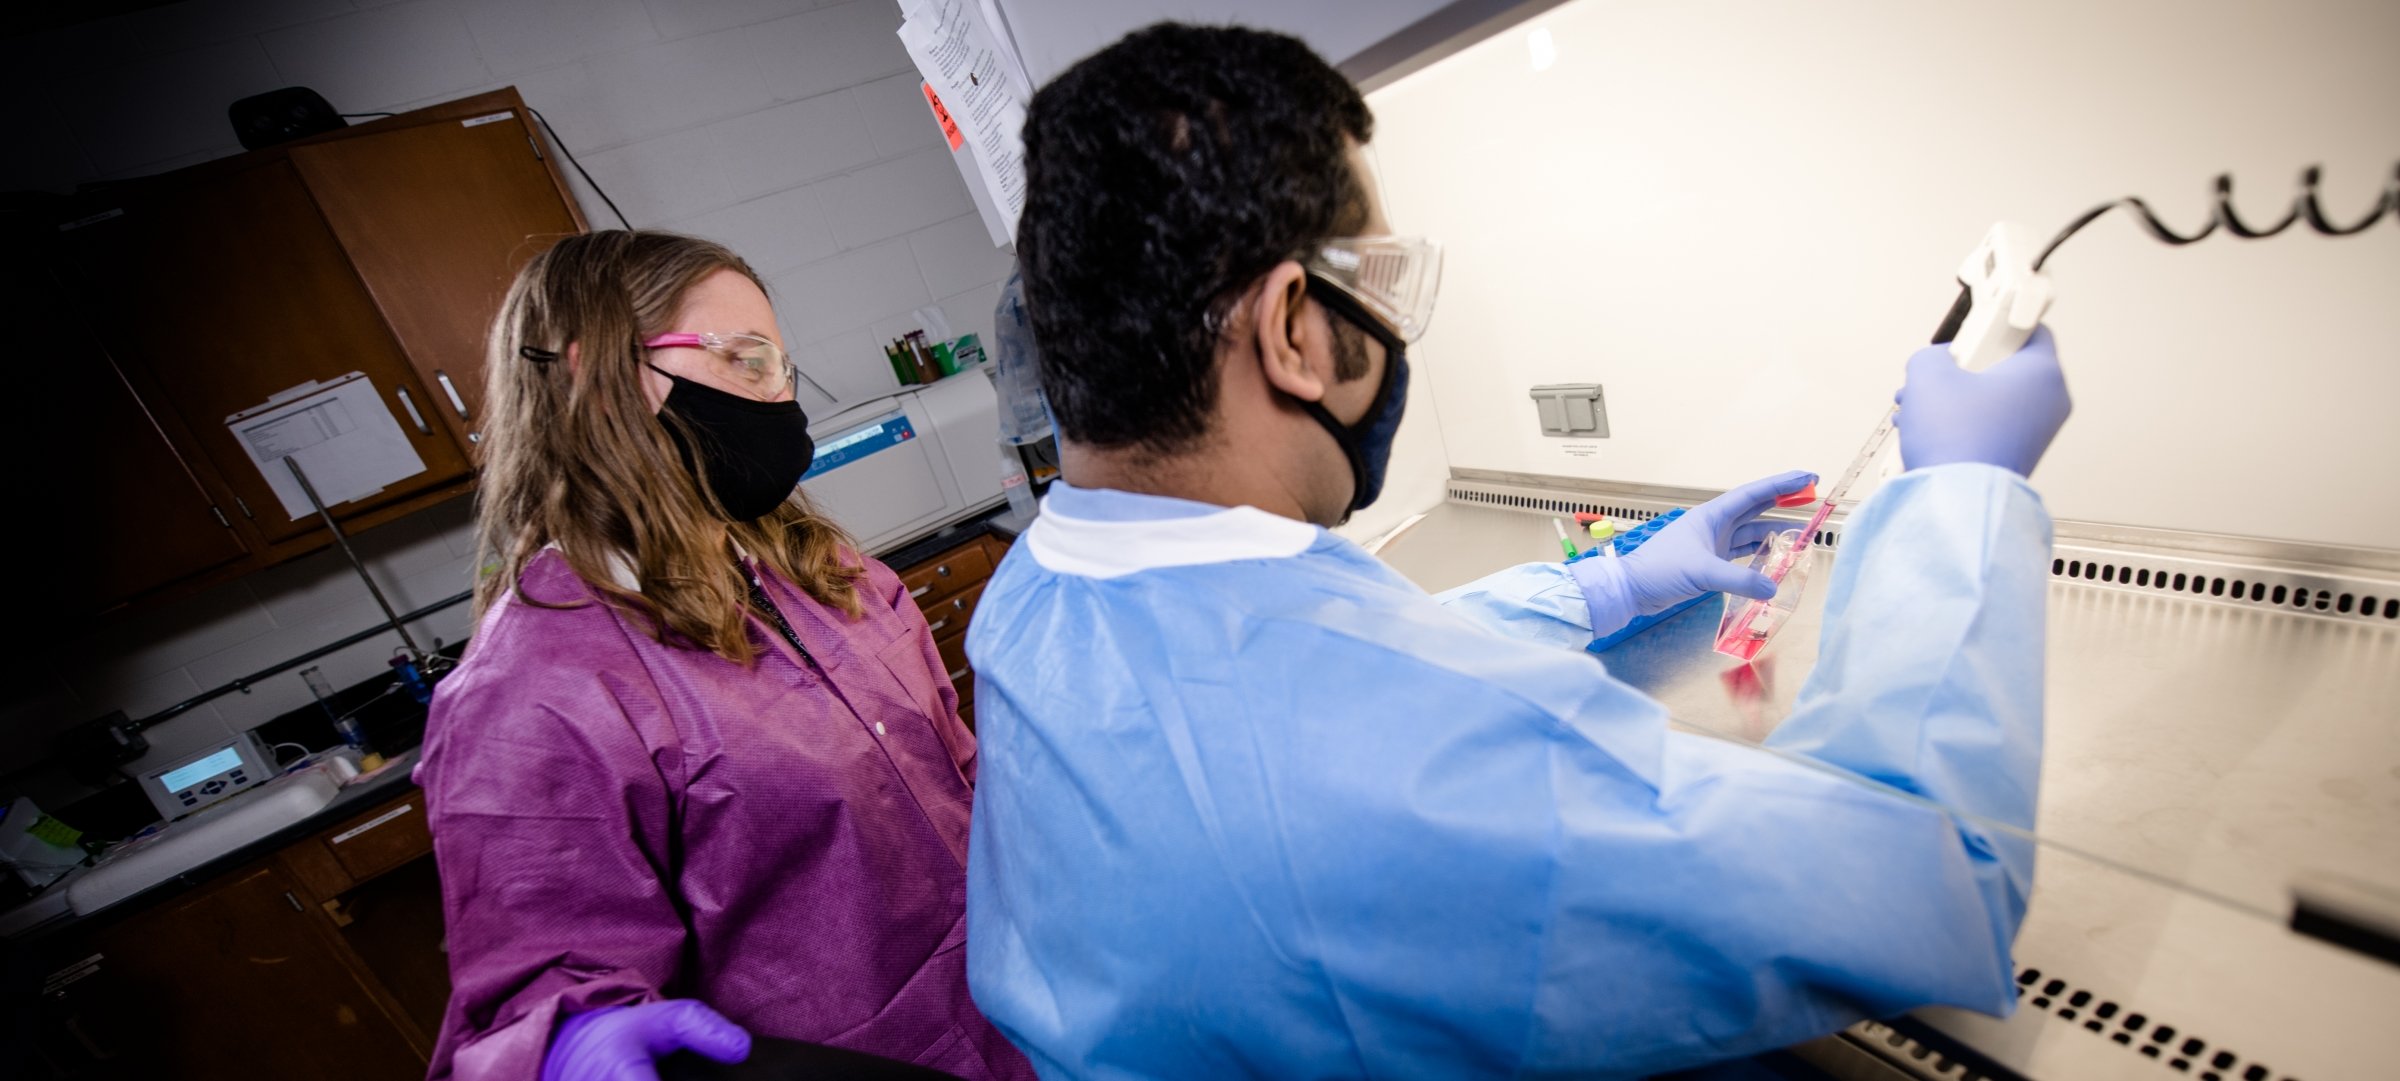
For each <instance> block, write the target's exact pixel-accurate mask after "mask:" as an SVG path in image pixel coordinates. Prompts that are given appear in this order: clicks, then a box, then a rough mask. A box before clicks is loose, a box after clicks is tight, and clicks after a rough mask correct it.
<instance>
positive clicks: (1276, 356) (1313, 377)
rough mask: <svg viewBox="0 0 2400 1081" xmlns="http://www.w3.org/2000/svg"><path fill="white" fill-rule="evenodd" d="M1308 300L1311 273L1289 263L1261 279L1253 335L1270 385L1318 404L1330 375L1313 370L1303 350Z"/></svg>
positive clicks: (1252, 300) (1253, 297)
mask: <svg viewBox="0 0 2400 1081" xmlns="http://www.w3.org/2000/svg"><path fill="white" fill-rule="evenodd" d="M1307 296H1308V273H1307V271H1305V270H1302V269H1301V267H1300V264H1299V263H1296V262H1293V261H1291V260H1289V259H1287V260H1284V261H1283V262H1280V263H1277V264H1275V266H1274V268H1273V269H1271V270H1269V271H1267V273H1266V275H1265V276H1264V277H1262V278H1260V279H1259V282H1258V285H1257V287H1256V288H1255V290H1254V291H1253V292H1252V294H1251V296H1250V299H1249V301H1248V303H1249V304H1250V315H1251V320H1250V325H1251V333H1252V334H1253V335H1255V336H1256V337H1257V345H1258V364H1259V369H1260V371H1261V372H1263V373H1264V374H1265V376H1266V379H1267V385H1268V386H1271V387H1274V388H1275V389H1277V390H1280V391H1282V392H1284V393H1285V394H1289V395H1291V396H1292V397H1294V398H1298V399H1300V400H1301V401H1304V402H1314V401H1319V400H1322V399H1323V398H1324V397H1325V391H1326V380H1325V376H1326V374H1327V373H1321V372H1318V371H1316V370H1315V369H1313V368H1311V367H1310V366H1309V363H1308V352H1307V350H1305V349H1304V348H1302V342H1303V340H1304V339H1305V337H1306V334H1307V332H1306V330H1305V327H1304V324H1303V323H1302V322H1301V313H1302V310H1303V305H1302V303H1301V301H1302V300H1303V299H1305V298H1306V297H1307Z"/></svg>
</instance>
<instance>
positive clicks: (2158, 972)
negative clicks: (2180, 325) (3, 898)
mask: <svg viewBox="0 0 2400 1081" xmlns="http://www.w3.org/2000/svg"><path fill="white" fill-rule="evenodd" d="M1715 494H1716V493H1715V492H1709V491H1698V490H1689V489H1677V488H1665V487H1657V486H1649V485H1639V484H1606V483H1600V482H1594V481H1585V480H1574V479H1566V478H1556V477H1540V476H1532V475H1526V474H1510V473H1485V472H1479V471H1467V470H1459V471H1455V472H1454V475H1453V476H1452V478H1451V479H1450V481H1449V484H1448V486H1447V493H1446V495H1447V498H1446V499H1445V500H1444V502H1442V503H1440V504H1438V505H1436V506H1435V507H1434V508H1432V509H1431V510H1430V511H1428V512H1427V513H1425V514H1424V515H1422V516H1421V517H1419V518H1417V519H1415V520H1414V521H1413V522H1411V523H1407V524H1404V525H1403V526H1402V527H1401V528H1399V529H1397V530H1395V531H1394V532H1393V533H1391V534H1388V535H1386V537H1384V538H1381V539H1380V541H1379V542H1378V544H1377V545H1375V546H1374V547H1375V550H1376V551H1377V554H1378V555H1379V556H1380V557H1381V558H1382V559H1383V560H1384V561H1385V562H1386V563H1388V564H1390V565H1391V566H1392V567H1394V568H1395V569H1396V570H1398V571H1399V572H1400V573H1401V574H1403V575H1404V576H1406V577H1408V578H1410V579H1411V580H1412V581H1414V582H1416V583H1417V584H1418V585H1420V586H1422V587H1423V588H1425V589H1427V590H1429V591H1435V592H1438V591H1441V590H1445V589H1449V588H1451V587H1453V586H1457V585H1461V584H1464V583H1466V582H1468V581H1471V580H1473V579H1475V578H1478V577H1481V576H1483V575H1485V574H1489V573H1491V572H1493V571H1497V570H1500V569H1502V568H1504V567H1508V566H1512V565H1515V564H1519V563H1526V562H1533V561H1536V560H1555V559H1556V558H1557V553H1558V548H1557V539H1556V533H1555V531H1554V527H1553V526H1552V519H1553V518H1566V517H1568V516H1571V515H1572V514H1574V513H1576V512H1578V511H1585V512H1590V513H1597V514H1605V515H1608V516H1610V517H1612V518H1614V519H1616V520H1617V522H1618V524H1619V525H1620V526H1625V525H1631V524H1634V523H1638V522H1640V521H1643V520H1646V519H1648V518H1651V517H1654V516H1656V515H1659V514H1663V513H1665V512H1666V511H1668V510H1670V509H1672V508H1674V507H1679V506H1684V507H1688V506H1692V505H1695V504H1697V503H1699V502H1701V501H1704V500H1706V499H1707V498H1709V497H1711V496H1713V495H1715ZM1805 510H1806V509H1805V508H1804V509H1803V510H1801V511H1793V512H1782V511H1778V512H1772V514H1771V516H1772V517H1776V518H1781V519H1788V520H1790V521H1791V524H1792V525H1793V526H1795V527H1797V526H1799V525H1801V524H1803V521H1802V515H1804V514H1805ZM1846 520H1847V516H1846V515H1837V516H1835V517H1834V518H1833V519H1832V520H1831V521H1829V522H1828V523H1827V524H1826V526H1825V527H1824V530H1823V536H1822V537H1821V541H1822V543H1821V544H1819V545H1818V546H1817V547H1816V548H1815V549H1814V550H1813V552H1812V553H1811V556H1810V558H1811V559H1812V560H1814V563H1813V565H1812V573H1811V574H1810V576H1809V578H1808V582H1807V585H1806V590H1807V592H1806V593H1805V594H1804V596H1803V598H1802V602H1801V606H1800V608H1799V610H1798V611H1797V612H1796V613H1795V614H1794V615H1793V617H1792V619H1791V621H1790V622H1789V623H1788V624H1787V625H1786V626H1784V627H1783V628H1782V629H1781V630H1780V631H1779V632H1778V636H1777V637H1776V639H1775V640H1774V641H1773V642H1772V643H1771V644H1770V645H1769V647H1768V649H1767V651H1766V652H1765V653H1763V654H1761V655H1760V657H1759V658H1758V659H1757V660H1756V662H1754V663H1752V664H1749V665H1744V664H1740V663H1738V662H1735V661H1733V660H1731V659H1729V658H1726V657H1724V656H1721V655H1718V654H1717V653H1715V652H1714V651H1713V643H1714V638H1715V633H1716V629H1717V623H1718V619H1719V617H1720V615H1721V613H1722V612H1723V607H1722V605H1721V604H1719V603H1716V602H1714V601H1711V602H1706V603H1702V604H1700V605H1697V606H1695V607H1693V608H1691V609H1689V610H1686V611H1685V612H1683V613H1682V614H1680V615H1678V616H1676V617H1674V618H1673V619H1670V620H1667V621H1665V622H1663V623H1660V624H1658V625H1657V626H1655V627H1653V628H1652V629H1650V630H1649V631H1647V632H1645V633H1643V634H1640V635H1638V636H1635V637H1633V638H1631V639H1629V640H1626V641H1624V642H1621V643H1619V644H1618V645H1616V646H1615V647H1614V648H1612V649H1609V650H1607V651H1605V652H1604V653H1602V654H1600V655H1599V656H1597V657H1596V658H1595V661H1594V663H1595V665H1596V666H1599V667H1603V668H1605V669H1606V671H1607V672H1608V673H1609V674H1610V675H1612V676H1614V677H1616V678H1618V679H1620V680H1623V681H1625V682H1626V683H1628V684H1630V685H1632V686H1634V687H1636V688H1638V689H1640V690H1642V691H1644V692H1646V693H1648V694H1649V695H1651V696H1652V697H1654V698H1656V699H1658V700H1659V701H1660V702H1662V703H1664V704H1665V705H1666V706H1667V708H1668V710H1669V713H1670V716H1671V718H1672V720H1671V723H1672V725H1673V726H1674V727H1675V728H1677V729H1679V730H1682V731H1685V732H1688V733H1692V734H1694V735H1698V736H1703V737H1708V738H1716V739H1724V740H1730V741H1735V742H1739V743H1743V744H1747V745H1753V746H1755V745H1758V744H1759V743H1760V742H1761V741H1763V740H1764V739H1765V738H1766V737H1767V735H1768V734H1770V733H1771V732H1773V731H1774V729H1775V726H1776V724H1777V723H1778V722H1779V721H1781V720H1782V719H1783V718H1784V717H1785V716H1786V715H1788V714H1789V713H1790V711H1791V709H1792V706H1793V703H1794V700H1795V699H1796V698H1797V696H1798V695H1799V692H1800V689H1801V686H1802V684H1803V683H1804V682H1805V680H1806V678H1807V676H1808V674H1809V670H1810V668H1811V667H1813V665H1814V664H1815V662H1816V658H1817V648H1818V639H1819V635H1820V634H1821V632H1822V630H1823V628H1824V618H1825V596H1826V591H1827V586H1828V585H1829V584H1830V581H1831V576H1832V568H1833V565H1834V562H1835V561H1836V560H1837V559H1840V558H1848V557H1847V556H1846V555H1845V554H1844V551H1845V549H1844V544H1843V536H1842V531H1843V528H1844V525H1845V523H1846ZM2055 536H2056V539H2055V542H2054V544H2053V551H2052V553H2051V566H2050V570H2051V578H2050V587H2049V591H2048V598H2047V600H2048V622H2049V626H2048V642H2047V661H2046V663H2047V669H2048V672H2047V680H2048V688H2047V690H2048V693H2047V700H2046V714H2047V716H2046V719H2045V722H2044V724H2045V731H2044V750H2043V766H2042V768H2043V776H2042V789H2041V796H2040V801H2039V810H2038V816H2037V821H2036V823H2035V826H2036V828H2035V830H2034V831H2033V833H2032V835H2031V836H2032V839H2033V841H2034V842H2035V848H2036V852H2037V857H2036V859H2037V872H2036V879H2037V881H2036V885H2035V889H2034V893H2033V896H2032V900H2031V905H2030V908H2029V910H2028V911H2027V913H2026V916H2025V919H2024V922H2023V924H2022V927H2021V929H2020V930H2019V932H2018V935H2017V939H2016V945H2015V962H2016V966H2017V980H2018V983H2019V991H2020V996H2019V1008H2018V1009H2017V1011H2016V1013H2015V1014H2014V1016H2012V1017H2010V1018H2008V1019H2006V1020H2002V1019H1997V1018H1991V1017H1986V1016H1983V1015H1980V1014H1975V1013H1970V1012H1967V1011H1963V1010H1952V1009H1930V1010H1920V1011H1917V1012H1916V1013H1915V1014H1913V1015H1910V1016H1908V1017H1904V1018H1894V1019H1890V1021H1889V1022H1888V1023H1870V1024H1868V1025H1866V1026H1862V1027H1861V1028H1860V1029H1858V1030H1854V1031H1853V1032H1852V1033H1850V1034H1848V1035H1849V1036H1851V1037H1852V1038H1853V1040H1852V1042H1853V1044H1854V1045H1855V1046H1854V1047H1853V1048H1851V1049H1852V1050H1858V1049H1862V1048H1871V1049H1872V1050H1874V1051H1875V1052H1877V1053H1878V1054H1879V1057H1881V1058H1883V1059H1886V1060H1896V1061H1898V1062H1900V1063H1901V1064H1902V1065H1905V1066H1909V1067H1911V1068H1922V1067H1925V1066H1927V1064H1928V1063H1930V1062H1932V1061H1935V1060H1943V1059H1946V1060H1948V1061H1950V1062H1952V1063H1953V1064H1956V1065H1957V1066H1958V1067H1959V1069H1958V1070H1948V1071H1945V1070H1931V1069H1917V1070H1916V1075H1917V1076H1924V1077H1945V1078H1958V1077H1961V1076H1963V1074H1962V1072H1960V1071H1972V1072H1976V1073H1981V1074H1983V1075H1986V1076H1996V1077H2006V1076H2011V1075H2022V1076H2027V1077H2040V1078H2050V1077H2160V1078H2166V1077H2191V1078H2203V1079H2205V1078H2210V1077H2215V1078H2220V1079H2232V1078H2244V1079H2247V1081H2264V1079H2267V1078H2299V1079H2328V1078H2349V1077H2373V1076H2392V1074H2393V1071H2394V1066H2393V1064H2394V1063H2395V1062H2400V1028H2396V1027H2395V1026H2393V1025H2392V1024H2391V1023H2390V1022H2391V1018H2392V1017H2393V1016H2394V1010H2395V1009H2400V965H2396V964H2395V963H2393V962H2392V959H2391V958H2389V957H2387V958H2386V959H2382V960H2379V959H2377V958H2376V956H2374V955H2373V954H2372V952H2369V951H2362V950H2360V949H2352V948H2344V947H2343V946H2339V945H2335V944H2333V943H2332V942H2329V941H2327V939H2326V937H2324V936H2319V935H2310V934H2302V933H2300V932H2299V931H2296V930H2295V929H2294V927H2293V924H2294V922H2295V920H2296V919H2297V918H2298V917H2300V916H2301V914H2302V911H2303V910H2301V909H2298V908H2296V906H2295V895H2296V894H2298V893H2301V892H2303V891H2312V892H2315V893H2317V894H2318V895H2320V896H2330V897H2333V898H2335V899H2336V900H2344V899H2355V898H2358V897H2362V896H2363V897H2367V898H2372V897H2373V896H2374V895H2376V894H2381V895H2382V896H2383V898H2385V902H2384V903H2385V904H2386V905H2389V904H2390V900H2389V899H2390V898H2393V897H2400V725H2396V724H2394V723H2393V720H2394V717H2395V716H2396V714H2395V711H2394V709H2393V706H2392V703H2394V702H2396V701H2400V552H2394V551H2389V550H2378V549H2366V550H2361V549H2340V548H2331V547H2325V546H2316V545H2302V544H2294V543H2287V542H2280V541H2268V540H2259V539H2253V538H2243V537H2228V536H2218V535H2206V534H2192V533H2181V532H2169V531H2160V530H2146V529H2139V528H2132V527H2125V526H2116V525H2105V524H2097V523H2085V522H2069V521H2062V522H2058V523H2056V529H2055ZM1987 825H1989V824H1988V823H1987ZM2328 891H2331V892H2328ZM2345 903H2347V902H2346V901H2345ZM2369 903H2370V904H2371V901H2370V902H2369ZM2390 912H2391V910H2390V909H2389V908H2388V907H2387V908H2385V909H2384V910H2383V915H2384V916H2385V917H2386V918H2389V914H2390ZM2335 937H2339V936H2335Z"/></svg>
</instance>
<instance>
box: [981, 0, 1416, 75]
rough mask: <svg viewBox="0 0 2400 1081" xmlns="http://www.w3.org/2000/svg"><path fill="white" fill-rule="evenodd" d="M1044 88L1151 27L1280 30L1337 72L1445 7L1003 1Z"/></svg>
mask: <svg viewBox="0 0 2400 1081" xmlns="http://www.w3.org/2000/svg"><path fill="white" fill-rule="evenodd" d="M999 3H1000V8H1001V10H1002V11H1003V12H1004V13H1005V16H1006V18H1007V19H1008V25H1009V30H1010V32H1011V33H1012V34H1014V35H1015V37H1016V42H1017V52H1018V54H1019V55H1021V56H1022V57H1023V58H1024V60H1025V70H1026V73H1027V74H1029V75H1031V76H1032V77H1033V81H1034V82H1035V83H1036V84H1037V85H1038V84H1041V83H1046V82H1049V81H1050V79H1051V78H1052V77H1053V76H1056V75H1057V74H1058V73H1059V72H1062V71H1065V70H1066V69H1067V68H1068V67H1070V66H1072V65H1073V64H1074V63H1075V61H1077V60H1081V59H1083V58H1084V57H1085V56H1088V55H1090V54H1092V53H1094V52H1098V51H1099V50H1100V49H1101V48H1102V47H1103V46H1106V45H1108V44H1109V43H1111V42H1114V41H1115V40H1117V39H1118V38H1121V37H1124V36H1125V35H1126V34H1127V33H1129V32H1131V31H1134V30H1139V29H1141V28H1142V27H1145V26H1148V25H1150V24H1151V23H1155V22H1161V21H1165V20H1170V19H1172V20H1177V21H1181V22H1197V23H1240V24H1242V25H1244V26H1257V27H1264V28H1268V29H1273V30H1280V31H1283V32H1284V33H1287V34H1291V35H1293V36H1295V37H1298V38H1300V39H1301V40H1303V41H1306V42H1308V44H1309V46H1310V47H1311V48H1314V49H1316V50H1317V52H1319V53H1320V54H1323V55H1324V57H1325V58H1326V59H1328V60H1330V61H1332V62H1334V63H1336V64H1338V63H1341V62H1342V61H1343V60H1346V59H1349V58H1350V57H1351V56H1352V55H1353V54H1356V53H1357V52H1358V51H1359V50H1361V49H1364V48H1366V47H1367V46H1369V45H1373V44H1375V43H1376V42H1378V41H1381V40H1383V39H1384V38H1386V37H1389V36H1390V35H1391V34H1393V33H1394V32H1396V31H1398V30H1400V29H1402V28H1404V27H1406V26H1408V25H1409V24H1411V23H1414V22H1416V21H1417V20H1418V19H1421V18H1424V17H1425V16H1427V15H1429V14H1432V13H1433V12H1435V11H1438V10H1440V9H1441V8H1442V7H1443V6H1444V0H1306V2H1302V3H1294V2H1292V0H999Z"/></svg>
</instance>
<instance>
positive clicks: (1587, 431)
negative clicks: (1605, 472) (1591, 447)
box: [1530, 383, 1608, 439]
mask: <svg viewBox="0 0 2400 1081" xmlns="http://www.w3.org/2000/svg"><path fill="white" fill-rule="evenodd" d="M1530 396H1531V397H1532V398H1533V406H1534V409H1535V411H1536V412H1537V413H1539V414H1540V416H1541V419H1542V434H1543V435H1550V436H1559V437H1562V438H1568V439H1606V438H1608V403H1607V402H1606V401H1604V400H1603V399H1602V398H1601V397H1600V384H1598V383H1551V384H1548V385H1546V386H1539V387H1535V388H1533V390H1532V391H1531V392H1530Z"/></svg>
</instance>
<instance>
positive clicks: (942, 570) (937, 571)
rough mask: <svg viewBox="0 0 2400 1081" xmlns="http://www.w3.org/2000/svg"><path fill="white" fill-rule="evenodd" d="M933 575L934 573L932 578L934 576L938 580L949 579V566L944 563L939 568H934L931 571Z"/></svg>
mask: <svg viewBox="0 0 2400 1081" xmlns="http://www.w3.org/2000/svg"><path fill="white" fill-rule="evenodd" d="M933 573H934V576H935V577H938V578H948V577H950V564H948V563H944V564H942V565H941V566H939V567H935V568H934V569H933Z"/></svg>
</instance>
